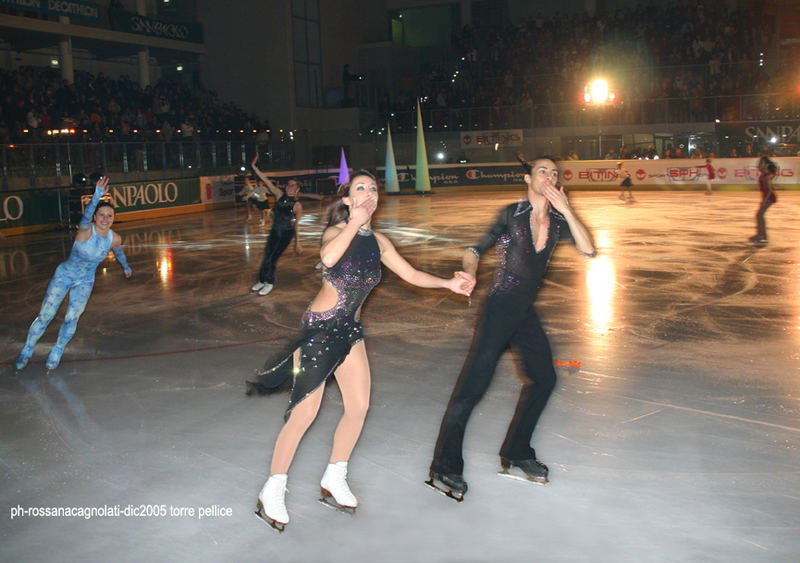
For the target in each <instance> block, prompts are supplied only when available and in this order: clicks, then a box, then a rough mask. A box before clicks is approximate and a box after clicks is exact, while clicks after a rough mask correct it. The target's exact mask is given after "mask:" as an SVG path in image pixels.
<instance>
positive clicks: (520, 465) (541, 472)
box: [498, 457, 550, 485]
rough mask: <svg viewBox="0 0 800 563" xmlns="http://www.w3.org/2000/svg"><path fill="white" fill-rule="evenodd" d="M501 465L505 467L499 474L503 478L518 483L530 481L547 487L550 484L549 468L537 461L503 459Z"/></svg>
mask: <svg viewBox="0 0 800 563" xmlns="http://www.w3.org/2000/svg"><path fill="white" fill-rule="evenodd" d="M500 464H501V465H502V466H503V470H502V471H501V472H499V473H498V475H500V476H501V477H508V478H509V479H516V480H517V481H530V482H532V483H536V484H538V485H546V484H547V483H549V482H550V481H548V480H547V473H548V470H547V466H546V465H545V464H544V463H542V462H540V461H537V460H536V459H519V460H515V459H508V458H505V457H501V458H500Z"/></svg>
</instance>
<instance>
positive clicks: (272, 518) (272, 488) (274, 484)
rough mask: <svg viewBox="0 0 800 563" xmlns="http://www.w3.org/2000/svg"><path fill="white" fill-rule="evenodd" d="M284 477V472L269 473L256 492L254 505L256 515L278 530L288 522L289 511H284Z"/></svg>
mask: <svg viewBox="0 0 800 563" xmlns="http://www.w3.org/2000/svg"><path fill="white" fill-rule="evenodd" d="M286 479H287V475H286V474H285V473H281V474H278V475H270V476H269V479H267V482H266V483H264V487H263V488H262V489H261V492H260V493H258V504H257V505H256V516H258V517H259V518H261V519H262V520H263V521H264V522H266V523H267V524H269V525H270V526H272V527H273V528H275V529H276V530H278V531H279V532H282V531H283V529H284V528H285V527H286V524H288V523H289V513H288V512H287V511H286V492H287V490H286Z"/></svg>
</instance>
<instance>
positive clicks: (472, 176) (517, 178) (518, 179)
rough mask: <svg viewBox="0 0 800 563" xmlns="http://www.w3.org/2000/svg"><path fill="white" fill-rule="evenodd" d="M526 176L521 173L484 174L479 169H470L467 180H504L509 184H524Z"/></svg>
mask: <svg viewBox="0 0 800 563" xmlns="http://www.w3.org/2000/svg"><path fill="white" fill-rule="evenodd" d="M524 176H525V174H524V173H523V172H522V171H520V172H484V171H483V170H480V169H479V168H470V169H469V170H467V173H466V177H467V180H502V181H503V182H505V183H507V184H511V183H517V184H518V183H522V182H523V181H524Z"/></svg>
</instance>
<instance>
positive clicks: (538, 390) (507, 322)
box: [427, 157, 595, 500]
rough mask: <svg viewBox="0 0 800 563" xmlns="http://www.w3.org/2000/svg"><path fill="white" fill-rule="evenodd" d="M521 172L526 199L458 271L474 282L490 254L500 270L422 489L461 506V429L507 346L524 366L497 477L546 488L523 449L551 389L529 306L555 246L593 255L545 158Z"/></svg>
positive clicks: (546, 347)
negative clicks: (564, 244) (568, 243)
mask: <svg viewBox="0 0 800 563" xmlns="http://www.w3.org/2000/svg"><path fill="white" fill-rule="evenodd" d="M520 161H521V162H522V163H523V166H524V167H526V172H527V173H526V174H525V183H526V184H527V190H526V197H524V198H523V199H521V200H520V201H519V202H518V203H513V204H511V205H509V206H507V207H505V208H503V209H502V210H501V211H500V213H499V215H498V217H497V220H496V222H495V224H494V225H493V226H492V227H491V228H490V229H489V230H488V231H487V232H486V234H485V235H484V237H483V238H482V239H481V241H480V242H479V243H478V244H477V245H475V246H474V247H470V248H468V249H467V251H466V252H465V254H464V258H463V269H464V271H465V272H467V274H469V275H471V276H473V277H474V276H475V273H476V271H477V269H478V262H479V260H480V257H481V256H483V255H484V254H485V253H486V252H487V251H488V250H489V249H490V248H491V247H492V246H496V247H497V254H498V257H499V264H498V266H497V269H496V271H495V275H494V284H493V285H492V288H491V289H490V291H489V296H488V297H487V299H486V302H485V303H484V305H483V308H482V311H481V314H480V317H479V320H478V325H477V327H476V329H475V335H474V337H473V341H472V345H471V347H470V351H469V354H468V356H467V359H466V361H465V362H464V366H463V367H462V369H461V374H460V375H459V377H458V381H457V382H456V385H455V387H454V389H453V392H452V394H451V396H450V402H449V404H448V405H447V410H446V411H445V414H444V417H443V419H442V423H441V427H440V430H439V437H438V439H437V441H436V447H435V449H434V454H433V461H432V463H431V466H430V474H429V477H430V479H429V480H428V481H427V484H428V485H430V486H432V487H434V488H436V489H438V490H440V491H441V492H443V493H445V494H446V495H447V496H449V497H451V498H453V499H455V500H462V499H463V497H464V494H465V493H466V491H467V483H466V481H465V480H464V477H463V469H464V459H463V456H462V448H463V442H464V434H465V431H466V426H467V422H468V421H469V417H470V415H471V413H472V410H473V408H474V407H475V405H476V404H477V403H478V401H480V399H481V398H482V397H483V395H484V393H485V392H486V389H487V388H488V387H489V384H490V383H491V380H492V377H493V375H494V370H495V367H496V366H497V362H498V360H499V358H500V355H501V354H502V352H503V350H505V348H506V347H507V346H509V345H511V346H512V348H513V349H515V351H518V352H519V353H520V355H521V356H522V359H523V365H524V383H523V386H522V391H521V392H520V397H519V401H518V403H517V408H516V412H515V413H514V417H513V419H512V421H511V424H510V425H509V428H508V433H507V434H506V439H505V441H504V443H503V445H502V446H501V448H500V463H501V465H502V467H503V469H504V473H507V474H513V473H520V472H521V473H522V475H524V477H523V478H526V479H530V480H532V481H536V482H540V483H546V482H547V474H548V471H547V466H545V465H544V464H543V463H540V462H539V461H538V460H537V459H536V452H535V451H534V450H533V448H532V447H531V446H530V441H531V436H532V434H533V431H534V428H535V426H536V423H537V421H538V419H539V415H540V414H541V413H542V411H543V410H544V408H545V405H546V404H547V400H548V398H549V396H550V393H551V392H552V390H553V388H554V387H555V380H556V373H555V369H554V367H553V357H552V354H551V351H550V344H549V342H548V340H547V335H546V333H545V331H544V328H543V327H542V323H541V321H540V320H539V316H538V315H537V313H536V310H535V309H534V307H533V305H532V301H533V299H534V297H535V295H536V291H537V289H538V287H539V285H540V284H541V281H542V278H543V277H544V275H545V272H546V270H547V265H548V263H549V261H550V257H551V256H552V254H553V251H554V250H555V247H556V245H557V244H558V242H559V239H569V240H572V241H574V243H575V247H576V248H577V250H578V251H579V252H580V253H581V254H583V255H585V256H594V254H595V248H594V244H593V243H592V238H591V235H590V234H589V232H588V231H587V229H586V227H584V225H583V223H581V221H580V219H578V217H577V215H576V214H575V212H574V211H573V209H572V207H571V206H570V204H569V200H568V198H567V194H566V192H565V191H564V189H563V188H559V187H558V176H559V171H558V165H557V164H556V162H555V161H554V160H553V159H552V158H549V157H540V158H537V159H535V160H534V161H533V162H532V164H531V165H528V164H527V163H526V162H525V161H524V159H520Z"/></svg>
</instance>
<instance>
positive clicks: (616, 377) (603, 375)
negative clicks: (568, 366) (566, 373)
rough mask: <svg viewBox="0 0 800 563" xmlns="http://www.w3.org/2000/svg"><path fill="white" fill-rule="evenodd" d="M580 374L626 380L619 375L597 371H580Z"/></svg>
mask: <svg viewBox="0 0 800 563" xmlns="http://www.w3.org/2000/svg"><path fill="white" fill-rule="evenodd" d="M578 373H586V374H589V375H594V376H595V377H607V378H609V379H625V378H624V377H620V376H618V375H608V374H607V373H597V372H595V371H586V370H585V369H582V370H580V371H579V372H578Z"/></svg>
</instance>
